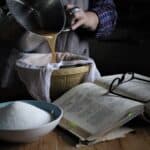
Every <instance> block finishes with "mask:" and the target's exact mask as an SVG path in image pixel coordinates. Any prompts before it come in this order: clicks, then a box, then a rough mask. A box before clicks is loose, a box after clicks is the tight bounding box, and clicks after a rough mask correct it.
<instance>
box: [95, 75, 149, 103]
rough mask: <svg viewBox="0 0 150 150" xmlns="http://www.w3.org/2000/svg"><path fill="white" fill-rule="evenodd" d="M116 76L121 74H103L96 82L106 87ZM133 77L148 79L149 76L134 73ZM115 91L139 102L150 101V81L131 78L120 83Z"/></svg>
mask: <svg viewBox="0 0 150 150" xmlns="http://www.w3.org/2000/svg"><path fill="white" fill-rule="evenodd" d="M116 77H119V78H120V77H121V75H120V74H119V75H112V76H106V77H105V76H104V77H102V79H101V80H99V81H96V84H98V85H101V86H103V87H104V88H106V89H108V88H109V86H110V84H111V83H112V81H113V80H114V79H115V78H116ZM135 77H138V78H142V79H146V80H148V81H150V78H149V77H145V76H142V75H139V74H135ZM113 91H114V92H115V93H118V94H121V95H123V96H127V97H130V98H133V99H137V100H138V101H141V102H144V103H145V102H149V101H150V92H149V91H150V82H146V81H141V80H138V79H132V80H130V81H128V82H125V83H123V84H120V85H119V86H118V87H117V88H116V89H115V90H113Z"/></svg>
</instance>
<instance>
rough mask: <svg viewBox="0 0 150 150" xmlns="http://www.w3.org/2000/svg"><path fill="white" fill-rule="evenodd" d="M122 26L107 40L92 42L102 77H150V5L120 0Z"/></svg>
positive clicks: (118, 2) (118, 9)
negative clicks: (133, 75) (136, 74)
mask: <svg viewBox="0 0 150 150" xmlns="http://www.w3.org/2000/svg"><path fill="white" fill-rule="evenodd" d="M115 3H116V6H117V11H118V23H117V27H116V30H115V31H114V33H113V34H112V35H111V36H110V37H109V38H108V39H106V40H92V41H91V43H90V44H91V56H92V57H93V58H94V59H95V61H96V63H97V66H98V68H99V70H100V71H101V73H102V75H106V74H114V73H122V72H127V71H134V72H137V73H141V74H144V75H148V76H149V75H150V55H149V51H150V21H149V20H150V1H149V0H116V1H115Z"/></svg>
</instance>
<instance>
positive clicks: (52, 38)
mask: <svg viewBox="0 0 150 150" xmlns="http://www.w3.org/2000/svg"><path fill="white" fill-rule="evenodd" d="M46 38H47V41H48V44H49V47H50V48H51V53H52V57H51V60H50V62H51V63H56V51H55V46H56V39H57V34H56V33H53V34H50V35H49V36H47V37H46Z"/></svg>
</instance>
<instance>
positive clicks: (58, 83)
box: [50, 65, 90, 100]
mask: <svg viewBox="0 0 150 150" xmlns="http://www.w3.org/2000/svg"><path fill="white" fill-rule="evenodd" d="M89 69H90V67H89V65H84V66H78V67H69V68H61V69H59V70H56V71H54V72H53V74H52V78H51V91H50V92H51V98H52V100H55V99H56V98H58V97H59V96H61V95H62V94H64V93H65V92H66V91H67V90H69V89H71V88H72V87H74V86H76V85H78V84H80V83H82V82H83V79H84V77H85V75H86V74H87V73H88V72H89Z"/></svg>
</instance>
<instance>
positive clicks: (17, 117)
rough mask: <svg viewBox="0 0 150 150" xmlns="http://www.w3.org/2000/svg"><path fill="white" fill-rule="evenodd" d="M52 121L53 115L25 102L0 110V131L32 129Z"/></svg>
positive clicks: (12, 104)
mask: <svg viewBox="0 0 150 150" xmlns="http://www.w3.org/2000/svg"><path fill="white" fill-rule="evenodd" d="M50 121H51V115H50V114H49V113H48V112H46V111H44V110H42V109H40V108H37V107H35V106H33V105H30V104H27V103H25V102H14V103H11V104H8V105H7V106H5V107H3V108H1V109H0V129H31V128H36V127H39V126H41V125H43V124H46V123H48V122H50Z"/></svg>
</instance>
